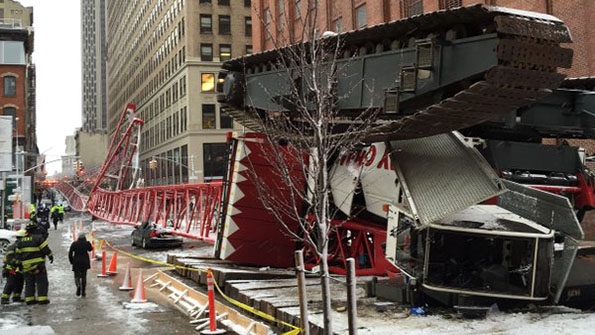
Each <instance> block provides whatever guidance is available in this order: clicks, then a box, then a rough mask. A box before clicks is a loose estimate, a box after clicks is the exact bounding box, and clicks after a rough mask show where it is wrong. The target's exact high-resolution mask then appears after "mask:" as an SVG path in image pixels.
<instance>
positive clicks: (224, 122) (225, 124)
mask: <svg viewBox="0 0 595 335" xmlns="http://www.w3.org/2000/svg"><path fill="white" fill-rule="evenodd" d="M219 124H220V125H221V129H232V128H233V118H232V117H231V116H229V115H227V113H224V112H223V111H221V109H219Z"/></svg>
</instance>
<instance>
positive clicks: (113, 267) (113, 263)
mask: <svg viewBox="0 0 595 335" xmlns="http://www.w3.org/2000/svg"><path fill="white" fill-rule="evenodd" d="M117 264H118V253H117V252H115V251H114V254H113V255H112V259H111V260H110V262H109V269H107V274H108V275H110V276H115V275H117V274H118V265H117Z"/></svg>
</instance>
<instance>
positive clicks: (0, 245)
mask: <svg viewBox="0 0 595 335" xmlns="http://www.w3.org/2000/svg"><path fill="white" fill-rule="evenodd" d="M16 240H17V232H16V231H14V230H7V229H0V253H4V252H5V251H6V248H8V246H9V245H11V244H12V243H14V242H15V241H16Z"/></svg>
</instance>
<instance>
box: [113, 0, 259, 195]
mask: <svg viewBox="0 0 595 335" xmlns="http://www.w3.org/2000/svg"><path fill="white" fill-rule="evenodd" d="M106 6H107V7H106V9H107V22H106V29H107V37H108V41H109V42H108V46H107V69H108V72H107V83H108V86H107V95H108V109H107V110H108V119H107V128H108V132H109V133H110V134H112V133H113V132H114V130H115V128H116V125H117V123H118V120H119V117H120V113H121V112H122V110H123V109H124V107H125V106H126V104H127V103H135V104H136V105H137V113H138V115H139V116H140V118H141V119H142V120H143V121H144V126H143V130H142V136H141V143H140V160H141V167H142V172H143V176H144V179H145V184H146V185H163V184H173V183H183V182H188V181H189V180H194V181H197V182H203V181H209V180H212V179H216V178H222V176H223V171H224V168H225V166H224V162H225V150H226V144H225V142H226V137H225V135H226V133H227V132H229V131H230V130H232V129H234V123H233V120H232V119H231V117H229V116H227V115H226V114H225V113H221V111H220V109H219V105H218V104H217V99H216V98H217V95H216V92H215V84H216V83H215V81H216V78H217V73H218V72H219V70H220V67H221V62H222V61H225V60H227V59H230V58H232V57H239V56H241V55H243V54H245V53H251V52H252V41H251V37H250V36H251V33H252V28H251V18H250V8H251V2H250V1H248V0H244V1H243V2H242V1H237V0H233V1H231V0H194V1H183V0H159V1H151V0H140V1H120V0H117V1H116V0H108V1H107V2H106ZM155 161H157V164H155V163H153V164H151V162H155Z"/></svg>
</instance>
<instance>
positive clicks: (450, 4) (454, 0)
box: [440, 0, 463, 9]
mask: <svg viewBox="0 0 595 335" xmlns="http://www.w3.org/2000/svg"><path fill="white" fill-rule="evenodd" d="M462 5H463V0H440V9H449V8H455V7H461V6H462Z"/></svg>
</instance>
